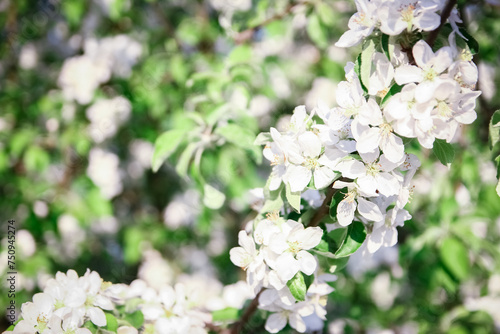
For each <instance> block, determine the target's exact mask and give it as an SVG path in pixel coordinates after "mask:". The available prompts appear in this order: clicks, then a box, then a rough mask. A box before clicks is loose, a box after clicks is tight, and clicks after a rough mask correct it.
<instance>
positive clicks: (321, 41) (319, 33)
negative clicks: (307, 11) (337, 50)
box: [307, 14, 328, 49]
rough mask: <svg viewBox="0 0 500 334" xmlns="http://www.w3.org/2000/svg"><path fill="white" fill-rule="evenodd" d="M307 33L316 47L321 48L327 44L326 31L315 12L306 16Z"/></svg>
mask: <svg viewBox="0 0 500 334" xmlns="http://www.w3.org/2000/svg"><path fill="white" fill-rule="evenodd" d="M307 34H308V35H309V38H311V40H312V41H313V42H314V43H315V44H316V45H317V46H318V47H320V48H322V49H323V48H326V47H327V46H328V38H327V36H326V31H325V29H324V28H323V26H322V25H321V22H320V20H319V18H318V16H317V15H315V14H311V15H309V17H308V22H307Z"/></svg>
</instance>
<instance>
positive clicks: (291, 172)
mask: <svg viewBox="0 0 500 334" xmlns="http://www.w3.org/2000/svg"><path fill="white" fill-rule="evenodd" d="M311 177H312V172H311V170H310V169H308V168H306V167H304V166H297V165H290V166H288V168H287V171H286V180H287V182H289V183H290V189H291V190H292V192H297V191H302V190H304V188H305V187H306V186H307V185H308V184H309V181H311Z"/></svg>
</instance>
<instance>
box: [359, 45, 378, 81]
mask: <svg viewBox="0 0 500 334" xmlns="http://www.w3.org/2000/svg"><path fill="white" fill-rule="evenodd" d="M374 53H375V42H374V41H373V39H369V40H367V41H366V42H365V43H364V45H363V51H362V52H361V64H360V65H361V67H360V69H359V70H360V78H361V81H362V82H363V85H364V86H365V87H369V86H370V75H371V71H372V57H373V54H374Z"/></svg>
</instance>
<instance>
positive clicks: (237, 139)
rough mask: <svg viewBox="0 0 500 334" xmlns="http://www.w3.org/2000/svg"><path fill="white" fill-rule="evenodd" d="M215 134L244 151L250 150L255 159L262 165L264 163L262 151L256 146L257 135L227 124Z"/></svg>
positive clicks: (235, 125)
mask: <svg viewBox="0 0 500 334" xmlns="http://www.w3.org/2000/svg"><path fill="white" fill-rule="evenodd" d="M215 133H216V134H218V135H219V136H221V137H223V138H224V139H226V140H227V141H228V142H230V143H231V144H234V145H236V146H238V147H241V148H243V149H246V150H249V151H250V153H251V154H252V157H253V159H254V160H255V161H256V162H257V163H258V164H260V163H261V162H262V154H261V149H260V148H259V147H257V146H255V145H254V141H255V134H254V133H253V132H252V131H250V130H248V129H246V128H243V127H241V126H239V125H237V124H227V125H224V126H221V127H218V128H217V129H216V130H215Z"/></svg>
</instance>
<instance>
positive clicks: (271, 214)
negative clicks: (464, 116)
mask: <svg viewBox="0 0 500 334" xmlns="http://www.w3.org/2000/svg"><path fill="white" fill-rule="evenodd" d="M266 218H267V220H270V221H272V222H273V223H276V222H278V220H279V219H280V213H279V212H278V211H274V212H269V213H267V214H266Z"/></svg>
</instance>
